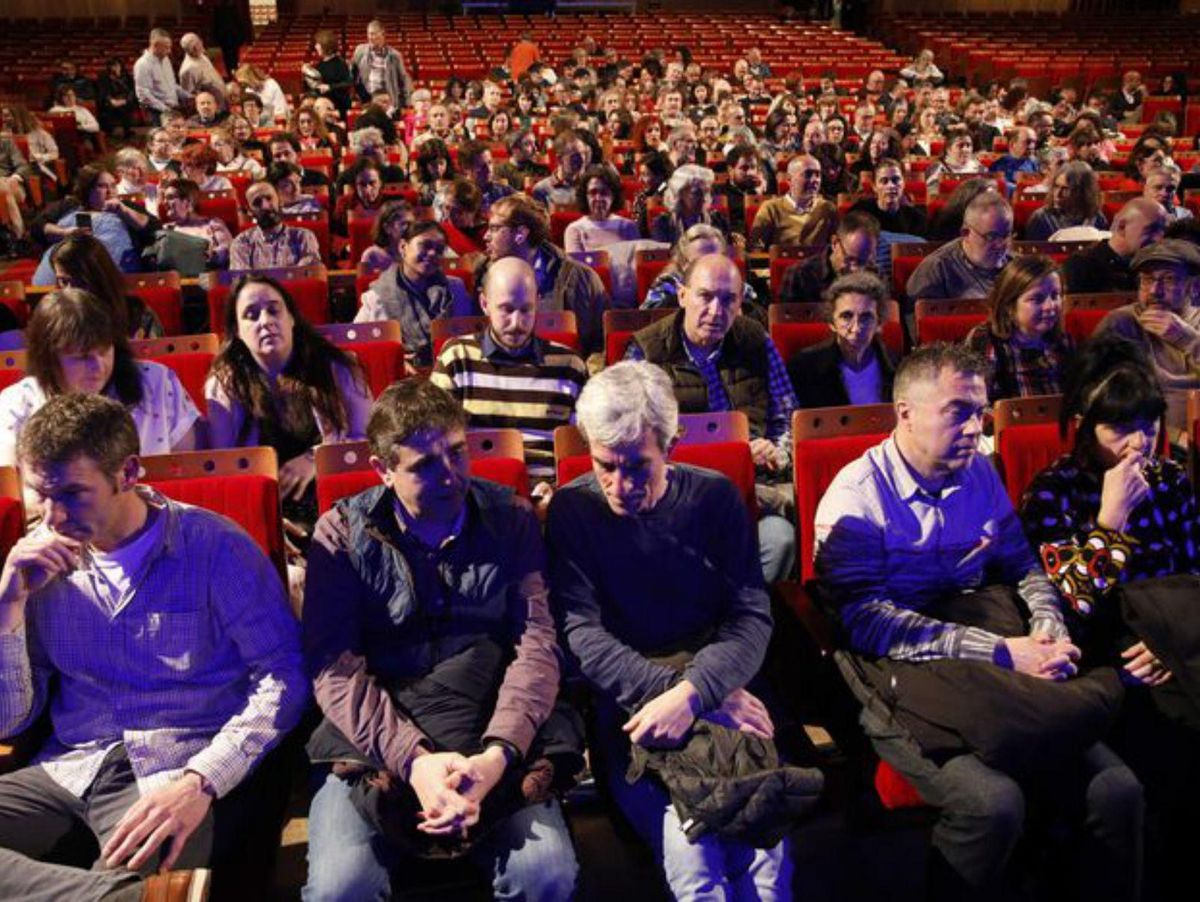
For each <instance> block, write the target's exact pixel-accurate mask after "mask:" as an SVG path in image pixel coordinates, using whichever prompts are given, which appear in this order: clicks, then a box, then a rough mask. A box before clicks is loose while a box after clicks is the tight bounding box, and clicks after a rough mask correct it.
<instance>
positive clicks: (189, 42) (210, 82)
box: [179, 32, 229, 109]
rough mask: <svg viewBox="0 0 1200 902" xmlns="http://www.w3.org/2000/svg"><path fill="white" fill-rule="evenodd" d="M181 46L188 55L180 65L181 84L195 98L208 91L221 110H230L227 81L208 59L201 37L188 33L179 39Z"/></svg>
mask: <svg viewBox="0 0 1200 902" xmlns="http://www.w3.org/2000/svg"><path fill="white" fill-rule="evenodd" d="M179 46H180V47H182V48H183V52H184V53H186V54H187V56H185V57H184V59H183V62H182V63H180V64H179V84H180V85H181V86H182V87H183V89H184V90H185V91H187V92H188V93H189V94H191V95H192V96H193V97H195V96H196V94H198V93H199V92H200V91H207V92H208V93H210V94H211V95H212V96H213V97H214V98H215V99H216V101H217V104H218V105H219V106H220V107H221V109H228V107H229V103H228V101H227V99H226V97H225V81H224V79H222V78H221V73H219V72H218V71H217V69H216V67H215V66H214V65H213V64H212V60H210V59H209V58H208V53H207V51H206V50H205V49H204V42H203V41H202V40H200V36H199V35H198V34H193V33H192V32H188V33H187V34H185V35H184V36H183V37H182V38H180V39H179Z"/></svg>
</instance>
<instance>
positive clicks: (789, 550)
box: [758, 514, 796, 586]
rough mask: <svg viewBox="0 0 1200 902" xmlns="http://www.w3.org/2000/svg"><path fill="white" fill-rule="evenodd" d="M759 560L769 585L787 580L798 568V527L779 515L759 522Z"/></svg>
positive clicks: (772, 515) (769, 515)
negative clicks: (796, 567) (795, 568)
mask: <svg viewBox="0 0 1200 902" xmlns="http://www.w3.org/2000/svg"><path fill="white" fill-rule="evenodd" d="M758 559H759V561H760V562H761V563H762V569H763V579H764V580H765V581H766V583H767V585H768V586H769V585H771V584H772V583H776V582H779V580H781V579H787V578H788V576H789V575H790V574H791V572H792V569H793V568H794V567H795V566H796V526H795V524H793V523H791V522H789V521H788V520H787V519H785V518H784V517H781V516H779V515H778V514H767V515H766V516H765V517H762V518H761V519H760V520H759V521H758Z"/></svg>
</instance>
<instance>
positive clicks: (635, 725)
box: [547, 362, 791, 899]
mask: <svg viewBox="0 0 1200 902" xmlns="http://www.w3.org/2000/svg"><path fill="white" fill-rule="evenodd" d="M576 410H577V415H578V421H579V426H580V429H581V430H582V431H583V433H584V436H585V438H586V439H587V442H588V451H589V453H590V454H591V458H592V469H591V472H589V473H588V474H587V475H585V476H581V477H580V478H579V479H576V480H575V481H574V482H572V483H571V484H570V485H567V486H563V487H561V488H559V490H558V491H557V492H556V493H555V495H554V498H553V499H552V500H551V502H550V510H549V514H548V517H547V545H548V548H549V552H550V576H551V580H550V583H551V586H552V589H551V598H552V601H553V608H554V612H555V616H556V618H557V620H558V623H559V628H560V634H561V636H562V638H563V641H564V644H565V645H566V651H567V652H568V653H569V654H570V655H571V656H572V657H573V658H574V660H575V663H576V665H577V666H578V667H579V670H580V671H581V672H582V674H583V676H584V677H585V678H586V679H587V680H588V682H589V683H590V684H591V687H592V689H593V695H594V700H595V716H596V727H597V732H596V749H597V753H596V755H595V757H594V758H593V759H592V760H593V767H596V768H597V775H598V777H599V779H601V780H604V781H605V783H606V784H607V786H608V787H609V789H610V791H611V793H612V796H613V798H614V800H615V801H616V803H617V805H618V806H619V807H620V809H621V811H622V812H623V813H624V815H625V816H626V817H627V818H628V819H629V821H630V822H631V823H632V825H633V826H634V828H635V829H636V830H637V831H638V832H639V833H640V834H641V836H642V838H643V839H644V840H645V841H646V842H647V843H648V844H649V845H650V847H651V849H652V850H653V852H654V854H655V857H656V858H657V859H658V861H659V862H660V864H661V866H662V869H663V873H664V876H665V878H666V881H667V883H668V885H669V886H670V889H671V892H672V893H673V894H674V896H675V897H676V898H678V899H694V898H715V899H726V898H729V899H750V898H755V899H789V898H790V897H791V887H790V877H791V875H790V870H791V862H790V860H789V858H788V854H787V849H786V844H785V843H783V842H780V843H777V844H776V845H774V846H772V847H770V848H766V849H755V848H751V847H750V846H749V845H746V844H745V843H742V842H739V841H736V840H731V839H726V838H723V837H720V836H717V835H716V834H714V833H704V834H703V835H701V836H699V837H698V838H695V839H694V841H692V837H691V836H690V835H689V834H687V833H685V832H684V831H685V827H687V826H689V825H688V824H685V823H682V822H681V819H680V816H679V814H678V813H677V811H676V809H675V807H674V805H673V804H672V802H671V799H670V797H669V796H668V794H667V792H666V791H665V790H664V789H663V788H662V785H661V784H660V783H658V782H656V781H655V780H653V779H649V778H647V777H645V776H643V777H641V778H639V779H637V780H634V781H633V782H630V781H629V780H627V779H626V772H627V769H628V765H629V761H630V758H631V757H632V756H633V755H634V753H635V747H641V748H656V747H662V746H668V747H671V746H675V745H677V744H679V743H680V742H681V741H682V740H684V739H685V738H686V737H687V736H688V735H689V733H691V732H692V731H693V729H694V728H695V729H699V728H700V727H702V726H704V725H702V724H701V721H703V720H707V721H711V722H713V723H716V724H721V725H724V726H727V727H731V728H733V729H736V730H741V731H743V732H745V733H749V734H751V735H752V736H754V737H758V738H763V739H770V738H771V737H772V736H773V734H774V725H773V723H772V721H771V717H770V714H769V713H768V711H767V709H766V706H765V705H764V704H763V703H762V702H761V701H760V700H759V699H758V698H756V697H755V695H753V694H752V693H751V692H750V691H748V690H747V688H746V686H747V684H749V683H750V681H751V680H752V679H753V678H754V676H755V675H756V674H757V673H758V670H759V668H760V667H761V665H762V662H763V658H764V656H765V654H766V650H767V642H768V640H769V638H770V635H771V611H770V602H769V600H768V597H767V593H766V588H765V587H764V585H763V580H762V571H761V570H760V569H759V565H758V556H757V553H756V550H755V542H754V530H753V526H752V524H751V520H750V515H749V512H748V511H747V509H746V505H745V503H744V502H743V501H742V499H741V498H740V497H739V494H738V491H737V489H736V488H734V486H733V484H732V483H730V482H729V480H727V479H725V478H724V477H722V476H719V475H717V474H715V473H712V472H709V471H706V470H701V469H697V468H694V467H690V466H686V465H683V464H670V463H668V455H669V454H670V451H671V449H672V447H674V445H675V442H676V437H677V435H678V431H679V405H678V404H677V402H676V400H675V393H674V391H673V390H672V387H671V382H670V379H669V378H668V377H667V375H666V374H665V373H664V372H663V371H662V370H660V369H658V368H657V367H655V366H653V365H651V364H648V363H645V362H625V363H619V364H617V365H616V366H612V367H609V368H608V369H605V370H604V371H603V372H601V373H600V374H599V375H597V376H595V377H594V378H593V379H592V380H591V381H590V382H589V383H588V384H587V386H585V387H584V389H583V393H582V394H581V395H580V398H579V402H578V404H577V406H576ZM668 655H670V656H672V657H673V658H675V659H677V660H673V661H672V662H670V663H668V662H665V661H664V660H663V659H664V658H665V657H667V656H668ZM685 659H686V663H684V660H685ZM671 664H676V665H679V666H680V667H681V669H678V668H677V667H676V666H671ZM601 750H603V752H604V754H600V751H601Z"/></svg>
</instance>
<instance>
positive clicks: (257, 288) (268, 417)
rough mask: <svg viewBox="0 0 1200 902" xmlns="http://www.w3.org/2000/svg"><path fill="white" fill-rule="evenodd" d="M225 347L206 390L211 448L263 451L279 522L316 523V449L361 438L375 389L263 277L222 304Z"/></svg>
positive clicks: (240, 284) (240, 285) (242, 284)
mask: <svg viewBox="0 0 1200 902" xmlns="http://www.w3.org/2000/svg"><path fill="white" fill-rule="evenodd" d="M223 320H224V328H225V344H224V346H223V347H222V348H221V352H220V353H219V354H218V355H217V358H216V359H215V360H214V361H213V365H212V371H211V373H210V374H209V378H208V382H207V383H206V384H205V386H204V395H205V398H206V399H207V401H208V417H209V428H210V436H211V440H212V445H213V447H214V448H238V447H245V446H247V445H269V446H270V447H272V448H274V449H275V452H276V454H277V455H278V456H279V461H280V467H279V491H280V497H281V499H282V500H283V505H284V516H285V517H286V518H287V519H288V520H290V521H292V522H293V523H295V524H297V525H300V526H301V527H304V528H310V527H311V526H312V524H313V523H315V522H316V514H317V507H316V492H315V482H314V480H315V477H316V465H315V463H314V458H313V448H314V447H315V446H316V445H319V444H322V443H323V442H341V441H353V440H356V439H361V438H363V437H365V435H366V422H367V414H368V413H369V412H370V408H371V391H370V389H369V388H368V387H367V384H366V380H365V379H364V377H363V374H362V371H361V369H360V368H359V366H358V364H357V363H356V362H355V360H354V358H353V357H352V356H351V355H349V354H347V353H346V352H345V351H343V350H341V349H340V348H338V347H336V346H335V345H334V344H332V343H331V342H330V341H328V340H327V339H326V338H325V337H324V336H322V335H321V334H320V333H319V332H317V331H316V329H314V328H313V327H312V326H311V325H310V324H309V323H308V321H307V320H305V319H304V317H303V316H301V315H300V313H299V311H298V310H297V309H296V302H295V301H294V300H293V298H292V296H291V295H290V294H289V293H288V291H287V289H286V288H284V287H283V286H282V285H281V284H279V282H277V281H275V280H274V279H272V278H270V277H268V276H259V275H253V274H250V275H246V276H243V277H242V278H241V279H239V280H238V281H237V282H236V283H235V284H234V286H233V288H232V290H231V291H230V292H229V298H228V299H227V300H226V301H225V310H224V315H223Z"/></svg>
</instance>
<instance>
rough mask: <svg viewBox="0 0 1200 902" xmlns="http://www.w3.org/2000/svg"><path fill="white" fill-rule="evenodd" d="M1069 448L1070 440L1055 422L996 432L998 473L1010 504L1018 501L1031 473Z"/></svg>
mask: <svg viewBox="0 0 1200 902" xmlns="http://www.w3.org/2000/svg"><path fill="white" fill-rule="evenodd" d="M1069 450H1071V445H1070V442H1069V441H1068V440H1066V439H1062V438H1060V437H1059V434H1058V424H1057V423H1026V424H1023V425H1019V426H1016V425H1014V426H1009V427H1007V428H1006V429H1003V430H1001V431H1000V432H999V433H998V434H997V436H996V454H997V456H998V457H999V462H998V463H999V467H1000V473H1001V475H1002V476H1003V477H1004V484H1005V485H1006V486H1007V487H1008V497H1009V498H1011V499H1012V503H1013V507H1016V506H1017V505H1018V504H1020V503H1021V495H1022V494H1023V493H1024V492H1025V489H1026V488H1027V487H1028V486H1029V483H1030V482H1032V481H1033V477H1034V476H1036V475H1037V474H1038V473H1040V472H1041V471H1042V470H1044V469H1045V468H1046V467H1047V466H1049V465H1050V464H1051V463H1053V462H1054V460H1055V459H1057V458H1058V457H1059V456H1061V455H1063V454H1066V453H1067V452H1068V451H1069Z"/></svg>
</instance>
